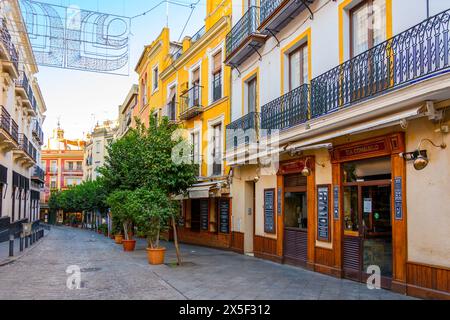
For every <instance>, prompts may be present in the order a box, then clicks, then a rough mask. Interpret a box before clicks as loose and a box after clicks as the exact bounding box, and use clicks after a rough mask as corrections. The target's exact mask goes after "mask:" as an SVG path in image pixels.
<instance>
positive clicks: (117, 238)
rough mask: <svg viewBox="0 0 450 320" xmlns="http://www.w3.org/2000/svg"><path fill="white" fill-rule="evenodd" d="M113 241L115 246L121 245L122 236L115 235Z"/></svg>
mask: <svg viewBox="0 0 450 320" xmlns="http://www.w3.org/2000/svg"><path fill="white" fill-rule="evenodd" d="M114 240H115V241H116V244H122V241H123V236H122V235H121V234H119V235H116V236H115V237H114Z"/></svg>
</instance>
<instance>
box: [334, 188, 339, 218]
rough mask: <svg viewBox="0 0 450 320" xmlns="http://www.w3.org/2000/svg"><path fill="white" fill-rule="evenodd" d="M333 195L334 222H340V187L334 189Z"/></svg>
mask: <svg viewBox="0 0 450 320" xmlns="http://www.w3.org/2000/svg"><path fill="white" fill-rule="evenodd" d="M333 192H334V194H333V212H334V220H339V187H334V191H333Z"/></svg>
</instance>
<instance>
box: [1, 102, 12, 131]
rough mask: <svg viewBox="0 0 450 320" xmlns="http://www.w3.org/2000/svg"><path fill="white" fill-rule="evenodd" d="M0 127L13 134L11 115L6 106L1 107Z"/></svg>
mask: <svg viewBox="0 0 450 320" xmlns="http://www.w3.org/2000/svg"><path fill="white" fill-rule="evenodd" d="M0 127H1V128H2V129H3V130H4V131H6V132H8V133H9V134H11V115H10V114H9V112H8V111H7V110H6V109H5V107H4V106H0Z"/></svg>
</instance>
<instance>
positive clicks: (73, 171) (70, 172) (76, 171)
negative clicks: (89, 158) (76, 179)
mask: <svg viewBox="0 0 450 320" xmlns="http://www.w3.org/2000/svg"><path fill="white" fill-rule="evenodd" d="M62 173H63V175H66V176H79V175H83V168H82V167H76V168H71V167H68V168H64V170H63V172H62Z"/></svg>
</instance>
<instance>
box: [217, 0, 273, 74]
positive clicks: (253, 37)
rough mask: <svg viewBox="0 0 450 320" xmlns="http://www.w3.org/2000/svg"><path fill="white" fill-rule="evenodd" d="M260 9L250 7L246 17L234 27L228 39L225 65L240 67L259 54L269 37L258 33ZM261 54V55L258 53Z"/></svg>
mask: <svg viewBox="0 0 450 320" xmlns="http://www.w3.org/2000/svg"><path fill="white" fill-rule="evenodd" d="M258 26H259V8H258V7H250V8H249V10H248V11H247V12H246V13H245V14H244V16H243V17H242V18H241V19H240V20H239V21H238V22H237V23H236V25H234V27H233V28H232V29H231V31H230V32H229V33H228V34H227V37H226V40H225V42H226V59H225V63H226V64H227V65H229V66H231V67H238V66H239V65H241V64H242V63H243V62H244V61H245V60H246V59H247V58H249V57H250V56H251V55H253V54H254V53H258V49H260V48H261V47H262V46H263V44H264V43H265V42H266V39H267V36H266V35H264V34H261V33H259V32H258ZM258 54H259V53H258Z"/></svg>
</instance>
